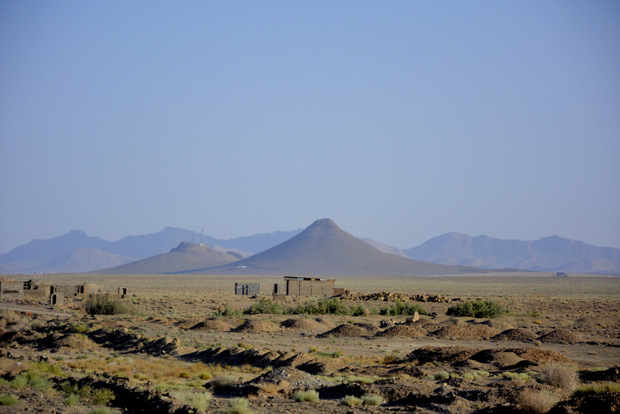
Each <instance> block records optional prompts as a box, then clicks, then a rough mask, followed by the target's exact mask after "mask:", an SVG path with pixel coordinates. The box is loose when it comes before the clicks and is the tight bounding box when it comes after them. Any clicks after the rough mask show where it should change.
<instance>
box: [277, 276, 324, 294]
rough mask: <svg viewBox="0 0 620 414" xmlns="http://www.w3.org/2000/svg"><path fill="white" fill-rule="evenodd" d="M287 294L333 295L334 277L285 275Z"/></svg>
mask: <svg viewBox="0 0 620 414" xmlns="http://www.w3.org/2000/svg"><path fill="white" fill-rule="evenodd" d="M284 280H285V281H286V295H287V296H333V295H334V283H335V281H334V279H321V278H312V277H298V276H285V277H284Z"/></svg>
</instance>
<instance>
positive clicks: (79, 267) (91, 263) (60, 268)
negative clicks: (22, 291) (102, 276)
mask: <svg viewBox="0 0 620 414" xmlns="http://www.w3.org/2000/svg"><path fill="white" fill-rule="evenodd" d="M134 260H135V259H134V258H133V257H128V256H123V255H120V254H114V253H109V252H106V251H104V250H101V249H95V248H93V247H86V248H78V249H71V250H68V251H66V252H64V253H63V254H61V255H60V256H58V257H57V258H55V259H54V260H52V261H51V262H48V263H46V264H44V265H42V266H39V267H37V268H34V269H30V270H31V271H35V272H38V273H78V272H89V271H91V270H92V269H100V268H103V267H112V266H119V265H122V264H125V263H130V262H133V261H134Z"/></svg>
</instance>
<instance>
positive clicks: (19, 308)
mask: <svg viewBox="0 0 620 414" xmlns="http://www.w3.org/2000/svg"><path fill="white" fill-rule="evenodd" d="M0 309H6V310H10V311H13V312H21V313H31V314H37V315H48V316H54V317H56V318H68V317H70V316H71V314H69V313H62V312H56V311H53V310H51V309H46V308H41V307H38V306H29V305H18V304H15V303H10V302H0Z"/></svg>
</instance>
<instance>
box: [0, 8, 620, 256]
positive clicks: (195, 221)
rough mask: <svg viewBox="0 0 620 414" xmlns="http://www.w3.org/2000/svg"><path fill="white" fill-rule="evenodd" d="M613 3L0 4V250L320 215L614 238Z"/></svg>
mask: <svg viewBox="0 0 620 414" xmlns="http://www.w3.org/2000/svg"><path fill="white" fill-rule="evenodd" d="M619 45H620V2H618V1H616V0H610V1H592V0H583V1H572V0H558V1H538V0H536V1H522V0H520V1H495V0H493V1H441V2H438V1H430V0H429V1H409V0H407V1H361V0H354V1H331V0H330V1H316V0H312V1H183V2H170V1H161V2H160V1H13V0H0V62H1V63H0V177H1V180H2V181H1V184H2V185H1V188H2V191H0V252H6V251H8V250H10V249H11V248H14V247H16V246H18V245H20V244H23V243H26V242H29V241H30V240H32V239H35V238H42V239H46V238H50V237H54V236H59V235H61V234H64V233H66V232H67V231H69V230H72V229H80V230H83V231H85V232H87V233H88V234H89V235H90V236H97V237H101V238H104V239H108V240H118V239H120V238H121V237H123V236H126V235H135V234H147V233H153V232H156V231H159V230H161V229H162V228H163V227H165V226H173V227H181V228H186V229H191V230H195V231H200V228H201V227H203V226H204V228H205V233H207V234H208V235H210V236H213V237H218V238H225V239H227V238H233V237H237V236H245V235H251V234H255V233H263V232H272V231H278V230H293V229H298V228H304V227H306V226H308V225H310V224H311V223H312V222H313V221H314V220H315V219H318V218H323V217H329V218H332V219H333V220H334V221H335V222H336V223H337V224H338V225H339V226H340V227H341V228H343V229H344V230H346V231H348V232H350V233H352V234H353V235H355V236H358V237H370V238H372V239H375V240H378V241H380V242H383V243H387V244H391V245H394V246H396V247H400V248H409V247H414V246H416V245H418V244H420V243H422V242H424V241H425V240H427V239H429V238H431V237H434V236H437V235H440V234H442V233H446V232H451V231H456V232H462V233H467V234H469V235H472V236H476V235H480V234H485V235H489V236H491V237H498V238H504V239H521V240H534V239H538V238H540V237H544V236H550V235H553V234H557V235H560V236H563V237H568V238H572V239H578V240H583V241H585V242H588V243H592V244H596V245H600V246H613V247H620V185H619V184H620V46H619Z"/></svg>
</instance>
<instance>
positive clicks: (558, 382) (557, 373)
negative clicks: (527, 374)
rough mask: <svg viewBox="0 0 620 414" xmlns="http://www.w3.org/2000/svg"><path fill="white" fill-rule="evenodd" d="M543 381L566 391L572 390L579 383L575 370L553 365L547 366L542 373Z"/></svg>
mask: <svg viewBox="0 0 620 414" xmlns="http://www.w3.org/2000/svg"><path fill="white" fill-rule="evenodd" d="M543 379H544V380H545V382H547V383H548V384H550V385H553V386H554V387H558V388H563V389H565V390H568V391H572V390H574V389H575V388H576V387H577V385H578V383H579V380H578V378H577V371H576V370H575V369H573V368H572V367H567V366H562V365H557V364H553V363H551V364H549V365H547V367H546V368H545V370H544V371H543Z"/></svg>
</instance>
